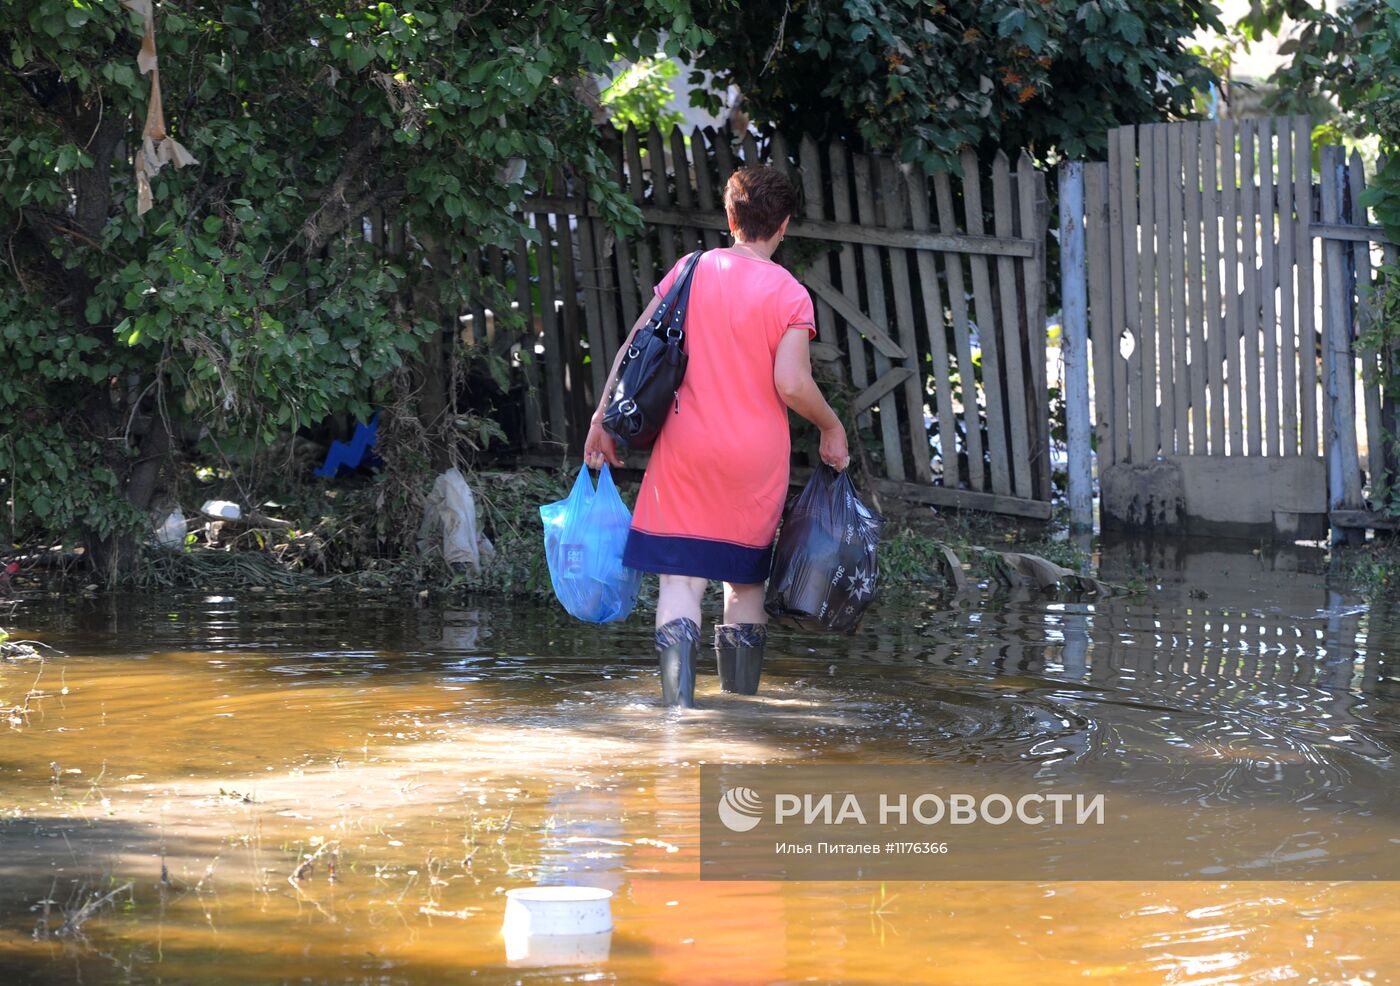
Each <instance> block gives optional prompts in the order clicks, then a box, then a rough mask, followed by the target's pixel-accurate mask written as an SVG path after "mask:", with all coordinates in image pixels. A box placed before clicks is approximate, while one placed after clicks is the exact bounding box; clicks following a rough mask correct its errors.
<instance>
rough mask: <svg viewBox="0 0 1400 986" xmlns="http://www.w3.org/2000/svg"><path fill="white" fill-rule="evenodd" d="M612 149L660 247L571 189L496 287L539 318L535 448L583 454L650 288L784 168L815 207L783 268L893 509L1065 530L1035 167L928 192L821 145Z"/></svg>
mask: <svg viewBox="0 0 1400 986" xmlns="http://www.w3.org/2000/svg"><path fill="white" fill-rule="evenodd" d="M608 146H609V148H610V153H611V157H612V162H613V168H612V174H611V177H612V178H613V179H614V180H616V181H617V182H619V184H620V185H621V186H622V188H623V189H624V190H625V191H626V192H627V194H628V195H629V196H630V198H631V199H632V201H633V202H634V203H635V204H636V205H637V206H638V207H639V208H640V210H641V215H642V219H643V222H644V229H643V230H642V232H641V233H640V234H638V235H634V236H625V237H618V236H616V235H615V234H614V232H613V230H612V228H611V226H609V225H608V224H607V223H605V222H604V221H603V219H602V218H601V217H600V214H599V211H598V208H597V205H596V204H595V203H594V202H593V201H592V200H591V198H590V196H589V190H588V187H587V184H586V183H585V182H584V181H583V180H582V179H581V178H579V177H577V176H567V175H565V174H562V173H558V174H556V175H554V176H553V179H552V181H551V182H550V183H549V185H548V187H547V188H546V190H545V193H544V194H543V195H540V196H538V197H536V198H533V199H531V200H528V201H527V204H526V209H527V210H528V211H529V212H530V213H531V214H532V225H533V226H534V228H535V229H536V230H537V231H538V232H539V242H538V243H535V244H526V243H524V242H523V241H522V243H521V244H520V245H519V246H518V247H517V250H516V251H515V253H516V257H515V263H514V264H513V265H511V266H510V269H509V270H506V271H504V272H502V271H500V270H498V271H497V273H498V274H501V273H504V275H505V276H506V277H507V279H511V278H513V279H515V283H516V285H517V289H518V290H517V295H518V296H519V297H520V298H521V299H522V301H521V304H528V303H529V302H530V300H531V296H532V295H533V296H534V297H535V298H536V299H538V300H537V301H536V302H535V303H536V304H537V305H538V307H539V318H538V319H532V320H529V321H527V325H529V326H530V328H529V330H528V338H526V339H523V340H521V343H522V344H523V346H524V347H525V348H529V349H533V350H534V351H535V353H536V354H537V360H536V361H534V362H533V363H531V364H530V366H529V371H530V372H531V373H533V374H535V377H536V380H535V382H534V383H532V382H531V381H529V380H525V381H523V382H524V384H525V393H526V395H527V400H526V401H525V404H526V407H527V410H528V420H527V421H526V422H525V423H524V429H523V431H522V433H521V434H520V435H519V436H518V438H519V439H520V440H521V441H522V443H524V444H528V445H532V446H536V447H539V446H540V445H541V443H547V442H550V441H552V442H555V443H566V444H567V445H569V447H571V448H577V446H578V445H580V444H581V442H582V437H583V429H584V428H585V426H586V422H587V414H586V412H585V409H587V408H590V407H592V406H593V405H594V404H595V403H596V399H597V396H598V392H599V390H600V388H601V387H602V386H603V384H604V382H605V380H604V378H605V375H606V372H607V367H608V366H609V365H610V363H611V359H612V355H613V354H614V353H615V352H616V350H617V347H618V345H619V343H620V340H621V339H622V338H623V337H624V336H625V333H626V332H627V331H628V329H629V328H630V327H631V325H632V324H633V322H634V321H635V319H636V318H637V315H638V313H639V312H640V311H641V308H642V306H643V305H644V303H645V299H646V298H647V297H648V296H649V293H650V290H651V286H652V285H653V284H655V283H656V282H657V281H658V280H660V278H661V276H662V275H663V274H664V273H665V272H666V270H667V269H669V267H670V266H671V265H672V264H674V263H675V261H676V260H677V258H679V257H681V256H683V255H684V254H685V253H687V252H688V251H690V250H692V249H695V248H697V247H701V246H703V247H705V248H714V247H718V246H721V245H722V244H723V243H725V242H727V239H725V237H727V235H728V223H727V221H726V219H725V215H724V212H723V208H722V205H721V201H720V199H721V194H722V190H723V188H724V185H725V182H726V181H727V180H728V178H729V176H730V174H731V173H732V172H733V170H734V169H735V168H736V167H739V166H742V165H743V164H745V163H749V162H755V163H757V162H763V163H768V162H771V163H773V164H774V165H775V166H778V167H781V168H784V169H786V170H787V171H788V172H789V173H790V175H791V176H792V178H793V180H794V183H795V184H796V185H797V186H798V188H799V189H800V190H801V192H802V195H803V198H804V211H803V213H802V215H801V217H800V219H798V220H795V221H794V222H793V223H792V224H791V226H790V227H789V231H788V241H787V242H786V244H785V246H784V247H783V249H782V250H781V251H780V252H779V254H778V256H777V258H776V259H777V260H778V261H779V262H781V263H783V264H784V265H785V266H787V267H788V268H789V269H790V270H792V271H793V272H794V273H795V274H796V275H797V276H798V278H799V279H800V280H801V281H802V283H803V284H805V285H806V286H807V288H808V289H809V290H810V291H811V293H812V295H813V299H814V303H815V308H816V312H817V329H818V334H819V341H818V342H817V343H815V344H814V345H813V354H814V357H815V358H816V359H817V360H818V361H819V362H820V363H823V364H825V365H826V366H827V368H828V369H829V370H830V371H831V372H832V373H833V374H834V375H835V376H836V377H837V378H839V381H840V382H841V383H842V384H843V385H844V386H845V387H846V388H848V389H847V392H846V393H845V394H844V396H838V398H837V400H836V401H834V403H837V404H844V405H845V410H846V413H847V415H848V417H850V418H851V419H853V420H856V421H857V422H858V423H859V425H860V427H859V428H858V429H857V430H858V432H859V433H860V434H859V435H858V436H856V437H857V438H858V439H859V438H860V437H861V436H864V439H863V441H860V444H859V445H858V447H857V448H855V449H853V451H856V452H857V453H859V452H860V451H861V449H863V450H864V453H865V455H866V458H867V460H868V461H869V463H870V466H871V468H872V470H873V471H874V473H875V475H876V477H877V478H878V481H877V488H878V490H879V491H880V492H881V493H884V494H888V495H895V496H901V497H904V498H907V499H911V500H914V501H917V502H924V503H930V504H936V505H948V506H957V507H969V508H975V509H986V510H996V511H1001V512H1006V513H1012V514H1018V515H1023V516H1029V517H1036V518H1045V517H1048V516H1049V513H1050V469H1049V457H1048V450H1049V414H1048V397H1047V391H1046V370H1045V359H1046V353H1045V342H1046V336H1045V328H1044V326H1045V296H1044V291H1043V286H1044V264H1045V230H1046V204H1045V182H1044V175H1043V174H1042V173H1041V172H1039V171H1037V170H1036V169H1035V168H1034V167H1033V166H1032V164H1031V162H1030V160H1029V159H1028V158H1026V157H1024V156H1023V157H1022V158H1021V160H1020V161H1019V162H1018V163H1017V165H1016V167H1015V168H1014V170H1013V168H1012V166H1011V163H1010V162H1009V161H1008V160H1007V159H1006V157H1005V156H999V157H998V158H997V159H996V160H995V161H994V162H993V163H992V165H991V167H990V168H989V169H987V168H982V167H979V165H978V162H977V161H976V160H975V159H974V158H972V157H971V156H967V157H965V158H964V159H963V174H962V176H961V177H960V178H958V177H950V176H949V175H946V174H945V175H938V176H935V177H934V178H932V179H927V178H925V177H924V176H923V175H921V174H914V173H910V172H907V171H905V170H903V169H901V168H900V167H898V166H897V165H896V164H895V163H894V162H893V161H892V160H890V159H888V158H880V157H873V156H866V155H852V154H851V153H849V151H848V150H847V148H846V147H845V146H844V145H841V144H832V145H830V146H828V147H825V148H823V147H819V146H818V145H817V144H816V143H815V142H813V141H812V140H810V139H803V140H801V141H799V142H798V143H797V145H796V146H795V147H794V146H793V145H791V144H789V143H788V142H786V141H784V140H783V138H782V137H781V136H775V137H773V138H772V139H771V140H765V141H762V142H760V141H759V140H757V139H756V138H755V137H754V136H753V135H752V134H749V135H747V136H745V137H744V138H743V139H742V140H741V141H737V142H731V141H730V140H729V139H728V138H727V135H726V136H722V135H720V134H717V133H715V132H714V131H712V130H706V131H701V130H698V129H697V130H695V131H693V132H692V133H690V134H688V135H687V134H684V133H683V132H682V131H681V130H680V129H678V128H677V129H675V130H673V131H672V132H671V133H670V134H669V135H668V136H665V137H663V135H662V134H661V133H660V132H659V131H658V130H656V129H652V130H651V132H650V133H649V134H646V135H643V134H639V133H637V132H636V131H635V130H632V131H628V132H627V133H626V134H625V135H622V137H621V139H612V140H610V142H609V144H608ZM532 269H533V271H534V272H535V273H534V274H533V275H532V274H530V271H531V270H532ZM520 272H524V273H525V275H526V278H525V279H521V278H520V276H519V273H520ZM521 285H526V286H525V287H524V288H523V289H521V288H520V286H521ZM541 391H542V392H543V395H544V396H543V399H537V400H533V401H532V400H530V399H529V395H538V394H540V392H541ZM795 451H796V452H797V454H798V455H802V454H803V452H804V450H802V449H800V448H799V449H796V450H795ZM808 459H809V461H815V460H814V459H813V458H812V457H811V456H810V455H809V456H808Z"/></svg>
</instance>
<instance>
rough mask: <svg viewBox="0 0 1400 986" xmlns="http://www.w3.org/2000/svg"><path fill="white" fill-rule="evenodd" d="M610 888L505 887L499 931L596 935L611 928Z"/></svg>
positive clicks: (531, 935)
mask: <svg viewBox="0 0 1400 986" xmlns="http://www.w3.org/2000/svg"><path fill="white" fill-rule="evenodd" d="M612 926H613V924H612V891H611V890H604V889H602V888H601V887H570V886H563V887H517V888H515V889H514V890H507V891H506V917H505V923H504V924H503V925H502V926H501V933H502V934H503V935H505V936H506V938H507V939H510V938H512V937H527V938H534V937H538V936H542V935H598V934H602V933H603V932H605V931H611V930H612Z"/></svg>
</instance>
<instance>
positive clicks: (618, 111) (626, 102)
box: [599, 54, 685, 132]
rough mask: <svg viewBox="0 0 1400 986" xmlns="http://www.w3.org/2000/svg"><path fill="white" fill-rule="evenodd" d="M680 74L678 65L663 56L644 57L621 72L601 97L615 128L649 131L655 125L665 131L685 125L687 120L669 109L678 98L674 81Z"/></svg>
mask: <svg viewBox="0 0 1400 986" xmlns="http://www.w3.org/2000/svg"><path fill="white" fill-rule="evenodd" d="M679 74H680V69H679V68H677V67H676V63H675V62H673V61H671V60H670V59H669V58H667V57H666V56H665V55H664V54H663V55H658V56H655V57H652V58H643V59H641V60H640V61H638V62H637V63H635V64H633V65H629V66H628V67H627V68H626V69H625V70H623V71H622V72H619V73H618V75H617V78H615V79H613V80H612V82H610V83H609V84H608V86H607V88H606V89H604V90H603V92H602V94H601V95H600V97H599V98H600V100H601V101H602V103H603V105H604V106H606V107H607V109H608V114H609V116H610V118H611V120H612V124H613V126H615V127H617V128H618V129H619V130H626V129H627V128H628V127H629V126H634V127H636V128H637V129H638V130H646V129H647V128H649V127H650V126H651V125H652V124H656V126H657V127H659V128H660V129H661V130H662V131H663V132H664V131H666V130H669V129H670V128H671V127H673V126H675V125H676V124H678V123H680V122H682V121H683V120H684V119H685V118H684V117H683V116H681V114H680V113H679V112H678V111H676V110H673V109H669V108H668V107H669V105H670V102H671V100H673V99H675V97H676V91H675V90H674V89H672V88H671V80H672V79H674V78H675V77H676V76H677V75H679Z"/></svg>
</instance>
